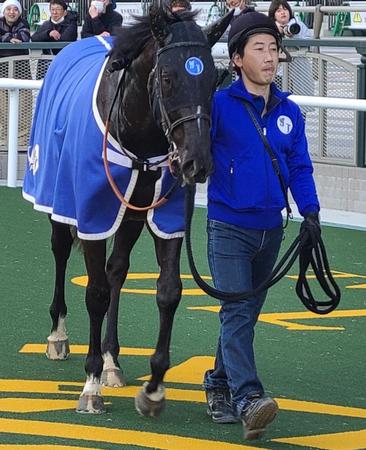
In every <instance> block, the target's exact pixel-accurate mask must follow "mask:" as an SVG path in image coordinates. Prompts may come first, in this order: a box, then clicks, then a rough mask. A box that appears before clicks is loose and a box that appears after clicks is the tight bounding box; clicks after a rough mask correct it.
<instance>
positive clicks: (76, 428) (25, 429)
mask: <svg viewBox="0 0 366 450" xmlns="http://www.w3.org/2000/svg"><path fill="white" fill-rule="evenodd" d="M0 432H2V433H13V434H26V435H29V434H30V435H34V436H47V437H50V438H52V439H54V438H55V437H56V438H62V439H78V440H82V441H84V440H86V441H93V442H104V443H110V444H116V445H118V444H124V445H139V446H141V447H147V448H154V449H162V450H182V449H189V450H217V449H220V450H252V449H262V450H265V449H264V448H263V447H251V446H248V445H239V444H230V443H227V442H221V441H209V440H206V439H196V438H191V437H183V436H175V435H169V434H158V433H149V432H146V431H134V430H128V429H117V428H104V427H93V426H89V425H88V426H86V425H74V424H69V423H57V422H43V421H35V420H17V419H0Z"/></svg>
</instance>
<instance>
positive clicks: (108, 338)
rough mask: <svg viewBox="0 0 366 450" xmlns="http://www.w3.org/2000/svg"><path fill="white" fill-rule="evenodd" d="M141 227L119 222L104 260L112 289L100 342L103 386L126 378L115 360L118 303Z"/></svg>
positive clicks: (123, 381)
mask: <svg viewBox="0 0 366 450" xmlns="http://www.w3.org/2000/svg"><path fill="white" fill-rule="evenodd" d="M143 227H144V222H142V221H141V222H137V221H134V222H131V221H127V222H122V224H121V226H120V227H119V229H118V231H117V232H116V234H115V237H114V244H113V251H112V254H111V256H110V258H109V260H108V263H107V278H108V282H109V286H110V289H111V301H110V304H109V308H108V313H107V327H106V332H105V337H104V340H103V343H102V352H103V360H104V366H103V374H102V383H103V385H105V386H111V387H119V386H125V385H126V380H125V377H124V375H123V371H122V369H121V367H120V365H119V362H118V355H119V348H120V345H119V342H118V331H117V327H118V306H119V297H120V292H121V288H122V286H123V283H124V282H125V279H126V276H127V272H128V269H129V266H130V254H131V251H132V249H133V246H134V245H135V243H136V241H137V239H138V238H139V236H140V234H141V231H142V229H143Z"/></svg>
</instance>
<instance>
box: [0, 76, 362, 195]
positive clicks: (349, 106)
mask: <svg viewBox="0 0 366 450" xmlns="http://www.w3.org/2000/svg"><path fill="white" fill-rule="evenodd" d="M41 85H42V80H16V79H11V78H10V79H9V78H0V89H7V90H8V91H9V119H8V120H9V122H8V129H9V136H8V172H7V186H8V187H16V186H17V171H18V112H19V89H36V90H38V89H40V88H41ZM289 98H290V99H291V100H293V101H294V102H295V103H297V104H298V105H299V106H313V107H319V108H332V109H345V110H353V111H366V100H361V99H350V98H336V97H309V96H305V95H290V96H289Z"/></svg>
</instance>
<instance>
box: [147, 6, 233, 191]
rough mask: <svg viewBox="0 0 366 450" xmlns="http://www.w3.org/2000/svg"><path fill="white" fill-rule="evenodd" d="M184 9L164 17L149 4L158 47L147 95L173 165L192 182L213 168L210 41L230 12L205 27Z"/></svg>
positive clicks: (213, 74) (203, 178)
mask: <svg viewBox="0 0 366 450" xmlns="http://www.w3.org/2000/svg"><path fill="white" fill-rule="evenodd" d="M187 14H188V15H185V14H184V13H183V14H182V15H179V16H178V20H177V16H176V20H175V21H169V17H168V15H167V14H166V12H165V11H164V10H163V9H162V8H160V7H156V5H152V7H151V9H150V25H151V30H152V34H153V36H154V38H155V41H156V42H157V44H158V50H157V56H156V63H155V67H154V69H153V71H152V72H151V75H150V79H149V95H150V104H151V107H152V112H153V115H154V118H155V120H156V122H157V123H158V124H159V125H160V126H161V127H162V129H163V131H164V133H165V136H166V137H167V139H168V141H169V143H170V149H171V159H172V166H173V169H174V171H179V172H180V173H181V175H182V177H183V180H184V181H185V182H186V183H187V184H194V183H196V182H199V183H200V182H204V181H206V179H207V177H208V176H209V174H210V173H211V171H212V158H211V151H210V125H211V122H210V113H211V99H212V95H213V93H214V91H215V88H216V80H217V74H216V69H215V65H214V61H213V58H212V55H211V47H212V46H213V45H214V43H215V42H216V41H217V40H218V39H219V38H220V36H221V35H222V34H223V32H224V31H225V29H226V28H227V26H228V24H229V21H230V19H231V13H230V14H229V15H227V16H225V17H223V18H222V19H221V20H219V21H218V22H217V23H216V24H214V26H213V27H211V28H210V29H209V30H208V31H206V32H205V31H204V30H202V29H201V28H200V27H199V26H198V25H197V24H196V23H195V21H194V20H192V18H193V17H194V14H193V15H192V13H187Z"/></svg>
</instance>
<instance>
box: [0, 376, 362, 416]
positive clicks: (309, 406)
mask: <svg viewBox="0 0 366 450" xmlns="http://www.w3.org/2000/svg"><path fill="white" fill-rule="evenodd" d="M83 386H84V384H83V383H77V382H73V383H70V382H68V381H47V380H4V379H0V392H12V393H27V394H65V395H67V394H72V395H78V394H79V393H81V390H82V388H83ZM140 389H141V387H140V386H125V387H123V388H110V387H103V388H102V394H103V395H104V396H105V397H112V398H113V397H119V398H120V397H122V398H134V397H135V396H136V394H137V393H138V392H139V390H140ZM166 395H167V399H168V400H174V401H183V402H196V403H205V402H206V399H205V395H204V392H203V391H202V390H194V389H174V388H167V389H166ZM276 401H277V402H278V404H279V407H280V409H282V410H287V411H296V412H305V413H312V414H328V415H333V416H344V417H354V418H360V419H366V409H365V408H352V407H348V406H341V405H332V404H327V403H318V402H307V401H303V400H292V399H285V398H276Z"/></svg>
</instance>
